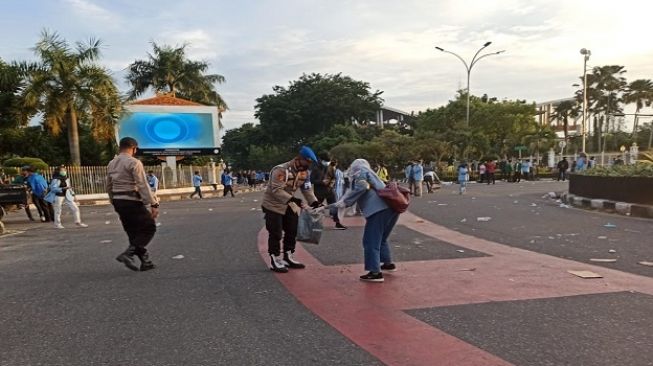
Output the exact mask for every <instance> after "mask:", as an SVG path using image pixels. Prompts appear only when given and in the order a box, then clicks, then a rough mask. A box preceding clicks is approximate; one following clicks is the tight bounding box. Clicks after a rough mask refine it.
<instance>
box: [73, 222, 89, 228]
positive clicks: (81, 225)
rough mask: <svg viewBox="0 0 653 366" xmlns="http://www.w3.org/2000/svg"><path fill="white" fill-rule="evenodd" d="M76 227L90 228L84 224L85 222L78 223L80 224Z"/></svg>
mask: <svg viewBox="0 0 653 366" xmlns="http://www.w3.org/2000/svg"><path fill="white" fill-rule="evenodd" d="M75 225H77V226H79V227H88V225H86V224H85V223H83V222H78V223H76V224H75Z"/></svg>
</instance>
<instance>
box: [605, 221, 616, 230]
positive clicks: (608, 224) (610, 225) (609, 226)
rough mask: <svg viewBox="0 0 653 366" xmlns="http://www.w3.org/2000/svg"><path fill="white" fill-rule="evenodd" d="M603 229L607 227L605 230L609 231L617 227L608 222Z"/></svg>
mask: <svg viewBox="0 0 653 366" xmlns="http://www.w3.org/2000/svg"><path fill="white" fill-rule="evenodd" d="M603 227H607V228H609V229H613V228H615V227H617V225H615V224H612V223H610V222H608V223H607V224H605V225H603Z"/></svg>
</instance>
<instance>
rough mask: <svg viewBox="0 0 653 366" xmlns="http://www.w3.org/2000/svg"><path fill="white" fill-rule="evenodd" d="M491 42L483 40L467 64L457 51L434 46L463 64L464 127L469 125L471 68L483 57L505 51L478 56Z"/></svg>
mask: <svg viewBox="0 0 653 366" xmlns="http://www.w3.org/2000/svg"><path fill="white" fill-rule="evenodd" d="M491 44H492V42H485V44H484V45H483V47H481V48H479V49H478V51H476V54H474V57H472V60H471V62H470V63H469V64H468V63H467V62H466V61H465V60H464V59H463V58H462V57H460V55H458V54H457V53H455V52H451V51H448V50H445V49H444V48H442V47H438V46H435V49H436V50H438V51H441V52H445V53H449V54H452V55H454V56H456V57H457V58H458V59H459V60H460V61H462V63H463V65H465V70H466V71H467V116H466V118H465V127H469V97H470V93H469V79H470V75H471V73H472V68H473V67H474V65H476V64H477V63H478V62H479V61H480V60H481V59H484V58H486V57H489V56H494V55H498V54H500V53H503V52H506V51H505V50H501V51H498V52H491V53H486V54H484V55H481V56H480V57H479V54H480V53H481V51H483V49H485V48H486V47H487V46H489V45H491Z"/></svg>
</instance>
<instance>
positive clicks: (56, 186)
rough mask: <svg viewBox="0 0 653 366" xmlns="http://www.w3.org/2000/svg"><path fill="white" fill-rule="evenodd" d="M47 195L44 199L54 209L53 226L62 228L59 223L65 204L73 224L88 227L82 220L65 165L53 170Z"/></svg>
mask: <svg viewBox="0 0 653 366" xmlns="http://www.w3.org/2000/svg"><path fill="white" fill-rule="evenodd" d="M48 194H49V197H48V196H46V201H48V202H51V203H52V206H53V209H54V227H55V228H57V229H63V228H64V226H63V225H62V224H61V210H62V208H63V205H64V204H65V205H66V206H68V208H69V209H70V212H71V213H72V214H73V219H74V221H75V225H77V226H79V227H88V225H86V224H85V223H83V222H82V218H81V214H80V212H79V207H78V206H77V203H76V202H75V193H74V192H73V189H72V187H71V186H70V179H68V171H67V170H66V168H65V167H63V166H61V167H58V168H56V169H55V170H54V174H53V175H52V180H51V181H50V193H48Z"/></svg>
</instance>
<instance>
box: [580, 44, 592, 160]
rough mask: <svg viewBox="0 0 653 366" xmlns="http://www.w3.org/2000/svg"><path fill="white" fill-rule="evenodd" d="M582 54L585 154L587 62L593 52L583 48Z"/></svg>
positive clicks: (584, 138)
mask: <svg viewBox="0 0 653 366" xmlns="http://www.w3.org/2000/svg"><path fill="white" fill-rule="evenodd" d="M580 54H581V55H583V56H584V57H583V126H582V127H583V128H582V129H583V131H582V135H583V152H585V140H586V139H587V61H588V60H589V59H590V56H591V55H592V51H590V50H588V49H586V48H582V49H581V50H580Z"/></svg>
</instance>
